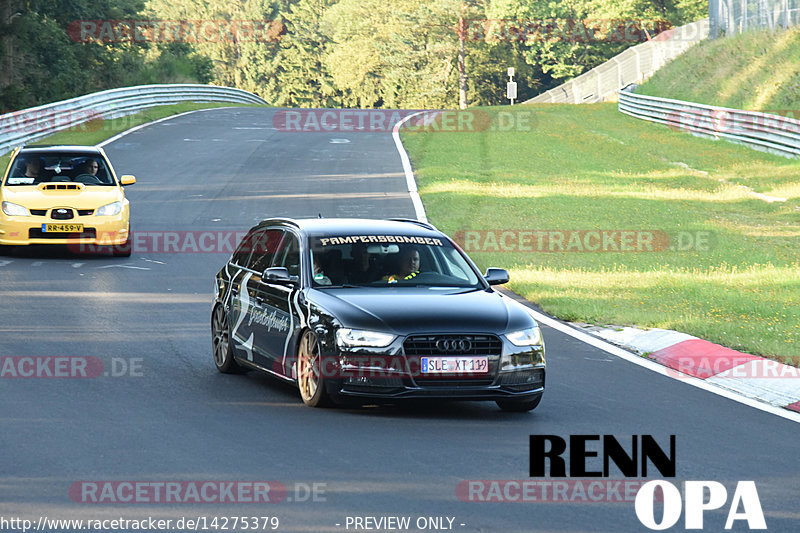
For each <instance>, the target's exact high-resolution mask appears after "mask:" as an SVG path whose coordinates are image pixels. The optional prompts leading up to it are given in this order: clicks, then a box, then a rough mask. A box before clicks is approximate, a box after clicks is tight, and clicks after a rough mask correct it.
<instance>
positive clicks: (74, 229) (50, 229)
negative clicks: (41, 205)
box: [42, 224, 83, 233]
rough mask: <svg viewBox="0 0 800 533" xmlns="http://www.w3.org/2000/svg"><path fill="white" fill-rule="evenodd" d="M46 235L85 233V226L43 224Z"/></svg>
mask: <svg viewBox="0 0 800 533" xmlns="http://www.w3.org/2000/svg"><path fill="white" fill-rule="evenodd" d="M42 231H43V232H45V233H83V224H42Z"/></svg>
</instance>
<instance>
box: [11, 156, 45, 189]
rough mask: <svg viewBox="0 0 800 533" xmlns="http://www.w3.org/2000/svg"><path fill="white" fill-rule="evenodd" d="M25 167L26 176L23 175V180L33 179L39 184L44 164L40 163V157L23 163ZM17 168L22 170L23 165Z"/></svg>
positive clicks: (27, 159) (28, 159)
mask: <svg viewBox="0 0 800 533" xmlns="http://www.w3.org/2000/svg"><path fill="white" fill-rule="evenodd" d="M21 163H23V164H24V165H25V174H23V175H22V176H19V177H22V178H33V180H34V183H38V182H39V174H41V172H42V162H41V161H39V158H38V157H28V158H26V159H24V160H22V161H21ZM17 168H20V169H21V168H22V165H19V166H18V167H17ZM15 177H16V176H15Z"/></svg>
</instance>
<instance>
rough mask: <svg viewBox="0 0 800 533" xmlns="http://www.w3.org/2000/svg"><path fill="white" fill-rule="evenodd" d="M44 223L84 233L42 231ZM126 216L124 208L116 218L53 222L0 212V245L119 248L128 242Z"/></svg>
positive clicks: (90, 217) (79, 217) (127, 215)
mask: <svg viewBox="0 0 800 533" xmlns="http://www.w3.org/2000/svg"><path fill="white" fill-rule="evenodd" d="M43 224H82V225H83V233H53V232H50V233H48V232H45V231H42V225H43ZM128 230H129V214H128V209H127V206H126V209H123V210H122V212H120V213H119V214H118V215H115V216H95V215H88V216H76V217H75V218H74V219H71V220H53V219H51V218H49V217H47V216H33V215H32V216H8V215H6V214H5V213H3V212H0V245H6V246H27V245H30V244H67V245H78V246H79V245H83V244H88V245H118V244H124V243H125V242H126V241H127V240H128Z"/></svg>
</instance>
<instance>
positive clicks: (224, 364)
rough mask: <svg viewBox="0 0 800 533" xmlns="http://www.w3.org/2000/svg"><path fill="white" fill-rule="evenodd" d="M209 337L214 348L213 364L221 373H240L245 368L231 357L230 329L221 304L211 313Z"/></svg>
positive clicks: (226, 315)
mask: <svg viewBox="0 0 800 533" xmlns="http://www.w3.org/2000/svg"><path fill="white" fill-rule="evenodd" d="M211 338H212V348H213V350H214V365H215V366H216V367H217V370H219V371H220V372H222V373H223V374H242V373H244V372H245V370H244V369H243V368H242V367H241V366H239V364H238V363H237V362H236V360H235V359H234V358H233V347H232V346H231V330H230V326H229V325H228V314H227V313H226V312H225V307H223V306H222V305H221V304H220V305H217V306H216V307H215V308H214V311H213V312H212V313H211Z"/></svg>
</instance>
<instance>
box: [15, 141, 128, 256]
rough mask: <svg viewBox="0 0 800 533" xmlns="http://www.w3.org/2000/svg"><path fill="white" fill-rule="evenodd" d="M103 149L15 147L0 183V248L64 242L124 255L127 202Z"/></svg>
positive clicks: (121, 180)
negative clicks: (101, 248)
mask: <svg viewBox="0 0 800 533" xmlns="http://www.w3.org/2000/svg"><path fill="white" fill-rule="evenodd" d="M134 183H136V178H134V177H133V176H130V175H125V176H121V177H120V178H119V179H117V176H116V174H114V168H113V167H112V166H111V163H110V162H109V160H108V157H106V154H105V152H104V151H103V149H102V148H97V147H93V146H35V147H33V146H32V147H26V148H17V149H16V150H14V151H13V152H12V154H11V161H10V163H9V165H8V168H6V172H5V174H4V175H3V180H2V182H1V183H0V202H1V206H2V210H0V247H3V246H25V245H29V244H67V245H70V249H72V250H75V251H84V252H86V251H93V250H97V249H98V247H99V246H102V247H105V246H108V247H111V248H112V250H113V252H114V254H115V255H119V256H129V255H130V253H131V242H130V205H129V202H128V200H127V199H126V198H125V191H124V190H123V187H125V186H127V185H133V184H134Z"/></svg>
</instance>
